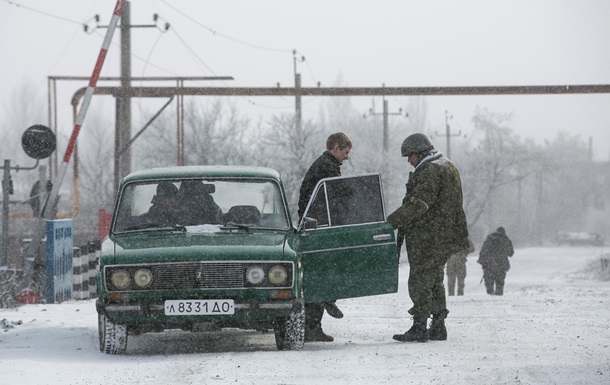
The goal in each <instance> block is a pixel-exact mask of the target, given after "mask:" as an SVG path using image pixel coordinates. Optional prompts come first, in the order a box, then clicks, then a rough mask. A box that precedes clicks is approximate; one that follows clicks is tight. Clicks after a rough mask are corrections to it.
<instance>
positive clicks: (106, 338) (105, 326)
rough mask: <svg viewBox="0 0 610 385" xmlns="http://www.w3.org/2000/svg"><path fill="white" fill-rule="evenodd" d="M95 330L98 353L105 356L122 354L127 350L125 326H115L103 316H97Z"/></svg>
mask: <svg viewBox="0 0 610 385" xmlns="http://www.w3.org/2000/svg"><path fill="white" fill-rule="evenodd" d="M97 330H98V337H99V344H100V351H101V352H103V353H106V354H123V353H125V351H126V350H127V326H126V325H119V324H115V323H114V322H112V321H110V320H108V318H106V316H105V315H103V314H98V316H97Z"/></svg>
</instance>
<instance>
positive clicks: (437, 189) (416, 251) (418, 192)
mask: <svg viewBox="0 0 610 385" xmlns="http://www.w3.org/2000/svg"><path fill="white" fill-rule="evenodd" d="M462 205H463V201H462V182H461V179H460V174H459V172H458V170H457V168H456V167H455V166H454V165H453V163H451V161H450V160H449V159H447V158H445V157H443V156H442V154H440V153H437V152H432V153H431V154H430V155H429V156H427V157H426V158H424V159H423V160H422V161H421V162H420V164H418V165H417V167H416V168H415V171H414V172H412V173H411V174H410V175H409V181H408V182H407V194H406V195H405V198H404V199H403V203H402V206H401V207H399V208H398V209H397V210H396V211H394V212H393V213H392V214H390V215H389V216H388V221H389V222H390V223H391V224H392V226H393V227H394V228H398V229H400V230H401V231H403V232H404V234H405V243H406V246H407V254H408V256H409V263H411V264H412V265H413V266H417V267H420V268H433V267H443V265H445V263H446V262H447V260H448V259H449V257H450V256H451V255H452V254H455V253H457V252H459V251H463V250H467V249H469V248H470V245H471V243H470V241H469V238H468V227H467V222H466V214H465V213H464V208H463V207H462Z"/></svg>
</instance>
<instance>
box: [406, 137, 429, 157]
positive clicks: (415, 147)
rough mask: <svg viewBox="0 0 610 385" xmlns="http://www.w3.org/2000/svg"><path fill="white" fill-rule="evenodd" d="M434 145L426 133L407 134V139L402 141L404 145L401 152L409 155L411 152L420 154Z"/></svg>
mask: <svg viewBox="0 0 610 385" xmlns="http://www.w3.org/2000/svg"><path fill="white" fill-rule="evenodd" d="M432 147H433V146H432V143H431V142H430V139H428V137H427V136H426V135H424V134H420V133H417V134H411V135H409V136H407V139H405V140H404V141H403V142H402V146H400V152H401V153H402V156H409V155H411V154H419V153H420V152H424V151H426V150H429V149H431V148H432Z"/></svg>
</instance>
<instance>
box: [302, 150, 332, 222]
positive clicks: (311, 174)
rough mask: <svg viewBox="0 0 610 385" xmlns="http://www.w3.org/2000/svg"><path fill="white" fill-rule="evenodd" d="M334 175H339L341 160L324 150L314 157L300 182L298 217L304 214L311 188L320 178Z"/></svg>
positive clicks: (311, 191)
mask: <svg viewBox="0 0 610 385" xmlns="http://www.w3.org/2000/svg"><path fill="white" fill-rule="evenodd" d="M335 176H341V162H339V161H338V160H337V159H336V158H335V157H334V156H333V155H332V154H331V153H330V152H328V151H324V153H323V154H322V155H320V157H319V158H318V159H316V160H315V161H314V162H313V163H312V164H311V166H310V167H309V170H307V173H306V174H305V178H303V183H301V190H300V191H299V218H302V217H303V214H305V209H306V208H307V203H309V198H311V194H312V193H313V189H314V188H315V187H316V184H317V183H318V181H320V179H323V178H331V177H335Z"/></svg>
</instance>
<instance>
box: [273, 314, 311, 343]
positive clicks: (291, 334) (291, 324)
mask: <svg viewBox="0 0 610 385" xmlns="http://www.w3.org/2000/svg"><path fill="white" fill-rule="evenodd" d="M274 330H275V344H276V345H277V348H278V350H301V349H303V345H304V344H305V310H304V309H303V308H301V310H300V311H298V312H293V313H292V314H290V318H288V319H286V320H284V321H280V322H279V324H278V325H276V327H275V328H274Z"/></svg>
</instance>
